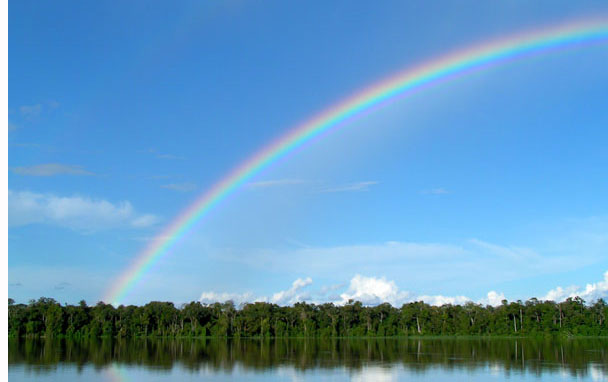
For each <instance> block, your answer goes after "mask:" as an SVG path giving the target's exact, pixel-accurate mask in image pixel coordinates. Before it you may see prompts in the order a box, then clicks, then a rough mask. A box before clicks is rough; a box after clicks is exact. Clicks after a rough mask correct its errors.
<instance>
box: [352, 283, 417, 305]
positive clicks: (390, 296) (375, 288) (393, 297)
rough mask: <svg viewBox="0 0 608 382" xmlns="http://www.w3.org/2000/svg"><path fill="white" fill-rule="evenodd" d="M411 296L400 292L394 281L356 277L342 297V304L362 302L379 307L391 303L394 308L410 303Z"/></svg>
mask: <svg viewBox="0 0 608 382" xmlns="http://www.w3.org/2000/svg"><path fill="white" fill-rule="evenodd" d="M409 297H410V294H409V293H408V292H404V291H399V288H397V285H396V284H395V282H394V281H387V280H386V279H385V278H384V277H382V278H375V277H365V276H361V275H355V277H353V278H352V279H351V280H350V286H349V288H348V290H347V291H346V292H344V293H342V294H341V295H340V298H341V299H342V300H341V301H340V303H341V304H345V303H347V302H348V300H354V301H361V302H362V303H363V304H364V305H377V304H381V303H383V302H389V303H391V304H392V305H394V306H400V305H402V304H403V303H404V302H405V301H408V300H409Z"/></svg>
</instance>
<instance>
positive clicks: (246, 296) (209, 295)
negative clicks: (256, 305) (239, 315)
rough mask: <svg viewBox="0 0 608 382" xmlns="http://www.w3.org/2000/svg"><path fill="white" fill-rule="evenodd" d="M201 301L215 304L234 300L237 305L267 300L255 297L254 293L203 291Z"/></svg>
mask: <svg viewBox="0 0 608 382" xmlns="http://www.w3.org/2000/svg"><path fill="white" fill-rule="evenodd" d="M199 301H200V302H201V303H203V304H213V303H216V302H226V301H232V302H233V303H234V304H235V305H236V306H239V305H242V304H245V303H248V302H257V301H264V302H265V301H267V300H266V299H264V298H263V299H260V298H256V297H254V295H253V293H251V292H245V293H225V292H224V293H217V292H203V293H201V297H200V298H199Z"/></svg>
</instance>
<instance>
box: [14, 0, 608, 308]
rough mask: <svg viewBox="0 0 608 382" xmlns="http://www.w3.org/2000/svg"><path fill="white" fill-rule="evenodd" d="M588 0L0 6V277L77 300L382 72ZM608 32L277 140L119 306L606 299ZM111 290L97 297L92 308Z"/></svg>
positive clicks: (523, 27)
mask: <svg viewBox="0 0 608 382" xmlns="http://www.w3.org/2000/svg"><path fill="white" fill-rule="evenodd" d="M590 18H594V19H598V18H599V19H603V20H608V6H607V5H606V3H605V2H603V1H578V2H570V1H537V2H526V1H511V2H500V3H488V2H481V1H442V2H432V3H429V2H422V1H420V2H418V1H414V2H403V1H381V2H374V3H370V2H364V1H333V2H283V1H266V2H245V1H222V2H198V1H191V2H190V1H180V2H177V3H161V2H148V1H133V2H128V3H120V4H117V3H116V2H109V1H98V2H94V3H91V2H88V3H83V2H76V1H55V2H39V1H29V0H25V1H19V2H16V1H14V2H10V3H9V14H8V19H9V27H8V30H9V33H8V68H9V70H8V91H9V99H8V150H9V152H8V225H9V227H8V283H9V285H8V288H9V297H12V298H14V299H15V300H16V301H18V302H27V301H29V300H31V299H37V298H39V297H41V296H45V297H52V298H55V299H56V300H58V301H60V302H62V303H76V302H78V301H80V300H83V299H84V300H86V301H87V302H88V303H91V304H94V303H96V302H97V301H100V300H103V299H104V296H106V294H107V291H108V290H109V289H111V287H112V285H114V284H115V283H116V282H117V279H118V278H119V277H120V275H121V274H122V273H123V272H124V271H125V269H127V267H128V266H129V264H131V263H132V262H133V261H134V260H135V259H136V258H137V256H138V254H140V253H141V252H142V251H143V250H144V249H145V247H146V245H148V244H149V243H150V242H151V241H152V240H153V239H154V238H155V237H156V236H157V235H159V234H160V233H161V232H162V231H163V228H164V227H166V226H167V225H168V224H170V223H171V222H172V221H173V220H174V219H175V217H176V216H178V214H179V213H180V212H181V211H183V210H184V209H186V208H187V207H188V206H190V205H191V204H192V203H193V202H194V201H195V200H196V199H197V197H198V196H199V195H201V194H202V193H204V192H205V191H206V190H208V189H209V188H210V187H212V186H213V185H214V184H215V183H216V182H217V181H219V180H221V179H222V178H224V177H225V176H226V175H227V174H228V173H229V172H230V171H231V170H232V169H233V168H235V167H236V166H238V165H239V164H240V163H242V162H243V161H245V160H247V158H249V157H250V156H251V155H252V154H254V153H255V152H257V151H258V150H260V149H262V148H264V147H265V146H267V145H268V144H269V143H270V142H272V141H273V140H274V139H276V138H277V137H279V136H281V135H282V134H284V133H286V132H287V131H289V130H290V129H291V128H294V127H295V126H297V125H298V124H299V123H301V122H303V121H305V120H307V119H309V118H311V117H312V116H314V115H315V114H317V113H319V112H320V111H322V110H324V109H327V108H328V107H330V106H331V105H332V104H335V103H337V102H339V101H340V100H343V99H345V98H348V97H349V96H351V95H352V94H354V93H356V92H357V91H359V90H361V89H364V88H366V87H367V86H369V85H371V84H374V83H376V82H378V81H380V80H382V79H384V78H387V77H389V76H391V75H392V74H394V73H396V72H398V71H401V70H404V69H407V68H409V67H413V66H415V65H417V64H420V63H422V62H425V61H428V60H432V59H433V58H436V57H439V56H441V55H444V54H446V53H448V52H453V51H457V50H458V49H463V48H466V47H470V46H473V45H477V44H481V43H484V42H487V41H491V40H493V39H498V38H501V37H506V36H511V35H516V34H518V33H521V32H523V31H530V30H537V29H539V28H543V27H551V26H556V25H559V24H563V23H568V22H572V21H576V20H587V19H590ZM606 67H608V43H607V42H606V41H605V40H604V41H603V42H596V43H594V44H586V45H577V46H571V47H568V48H565V49H560V50H556V51H552V52H548V53H544V54H537V55H534V56H532V57H527V58H526V59H521V60H516V61H513V62H506V63H503V64H501V65H494V66H492V67H490V68H486V69H484V70H480V71H476V72H474V73H471V74H467V75H464V76H459V77H458V78H456V79H454V80H452V81H445V82H442V83H440V84H437V85H436V86H431V87H428V88H425V89H423V90H421V91H418V92H416V93H415V94H412V95H411V96H408V97H404V98H402V99H399V100H398V101H396V102H393V103H391V104H390V105H388V106H386V107H383V108H380V109H378V110H375V111H374V112H372V113H369V114H366V115H365V116H363V117H361V118H358V119H356V120H355V121H353V122H351V123H348V124H347V125H345V126H342V127H341V128H339V129H334V130H332V131H331V132H329V133H328V134H326V135H324V136H323V137H321V138H320V139H316V140H313V141H311V142H309V143H308V144H306V145H304V146H302V147H301V148H299V149H298V150H295V151H294V152H291V153H289V154H288V155H287V156H285V157H284V158H282V159H281V160H279V161H277V162H275V163H273V164H272V165H271V166H270V167H269V168H267V169H265V170H264V171H262V172H261V173H259V174H257V175H256V176H255V177H254V178H252V179H250V180H249V181H248V183H247V184H245V185H244V186H243V187H241V188H239V189H238V190H237V191H236V192H235V193H233V194H231V195H230V196H229V197H228V198H227V199H226V200H224V201H222V202H221V203H220V205H218V206H217V207H216V208H215V209H213V211H212V212H211V213H210V214H209V215H206V216H205V217H204V218H203V219H201V220H200V221H199V222H198V223H197V224H196V226H195V227H194V228H193V229H192V230H191V231H190V232H189V233H188V234H187V235H186V236H185V237H183V238H182V239H180V240H179V241H178V242H177V244H176V245H175V246H173V247H172V248H171V249H170V250H169V251H168V253H167V254H166V255H165V256H163V257H162V258H161V259H160V260H159V261H158V262H157V263H155V264H154V265H153V266H152V267H151V269H150V270H149V271H148V272H146V273H145V275H144V276H143V278H142V279H141V280H140V281H139V282H138V283H136V284H135V286H134V287H133V288H132V289H130V290H129V291H128V293H127V294H126V295H125V298H124V301H121V302H124V303H125V304H144V303H146V302H149V301H159V300H161V301H173V302H175V303H176V304H179V303H183V302H189V301H197V300H200V301H202V302H213V301H216V300H220V301H224V300H227V299H232V300H234V301H236V302H238V303H241V302H245V301H269V302H274V303H278V304H283V305H285V304H292V303H294V302H296V301H308V302H327V301H330V302H335V303H344V302H346V301H348V300H349V299H351V298H352V299H355V300H360V301H363V302H364V303H366V304H375V303H379V302H384V301H388V302H391V303H392V304H394V305H400V304H402V303H404V302H408V301H414V300H419V299H423V300H425V301H428V302H430V303H434V304H442V303H463V302H465V301H468V300H471V301H474V302H479V303H489V304H496V303H500V300H502V299H504V298H506V299H509V300H517V299H521V300H526V299H528V298H531V297H537V298H547V299H553V300H560V299H564V298H567V297H569V296H573V295H581V296H582V297H583V298H585V299H586V300H588V301H592V300H595V299H597V298H600V297H604V298H607V297H608V172H607V171H606V169H607V168H608V150H606V147H607V146H608V130H607V129H606V126H608V107H607V105H608V91H607V90H606V89H608V70H606ZM106 302H108V301H106Z"/></svg>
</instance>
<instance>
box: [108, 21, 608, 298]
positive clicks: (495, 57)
mask: <svg viewBox="0 0 608 382" xmlns="http://www.w3.org/2000/svg"><path fill="white" fill-rule="evenodd" d="M605 41H608V20H606V19H604V20H587V21H579V22H574V23H569V24H566V25H561V26H558V27H554V28H550V29H544V30H540V31H539V30H536V31H531V32H527V33H523V34H518V35H514V36H510V37H507V38H503V39H499V40H496V41H491V42H488V43H485V44H481V45H478V46H474V47H472V48H468V49H464V50H460V51H456V52H454V53H451V54H448V55H445V56H442V57H440V58H438V59H434V60H431V61H428V62H426V63H423V64H422V65H420V66H418V67H415V68H412V69H406V70H405V71H402V72H400V73H397V74H396V75H394V76H392V77H389V78H387V79H385V80H383V81H380V82H378V83H376V84H374V85H372V86H370V87H368V88H365V89H364V90H362V91H360V92H358V93H356V94H355V95H353V96H351V97H348V98H346V99H344V100H343V101H341V102H339V103H337V104H335V105H332V106H330V107H329V108H328V109H326V110H325V111H323V112H322V113H320V114H318V115H316V116H314V117H313V118H311V119H309V120H308V121H306V122H304V123H302V124H300V125H299V126H296V127H295V128H293V129H292V130H290V131H288V132H287V133H286V134H285V135H283V136H282V137H280V138H279V139H277V140H276V141H274V142H272V143H271V144H270V145H268V146H266V147H265V148H263V149H262V150H260V151H259V152H257V153H256V154H255V155H253V156H252V157H250V158H249V159H247V160H246V161H245V162H243V163H242V164H241V165H240V166H238V167H237V168H235V169H234V170H233V171H232V172H230V173H229V174H228V175H227V176H226V177H224V178H223V179H222V180H220V181H219V182H218V183H216V184H215V185H214V186H213V187H211V188H210V189H209V190H208V191H207V192H205V193H203V194H202V195H201V196H200V197H199V198H198V199H197V200H196V201H195V202H194V203H193V204H191V205H190V206H189V207H188V208H186V209H185V210H184V211H182V213H181V214H180V215H178V216H177V218H176V219H175V220H173V222H172V223H170V224H169V225H168V226H167V227H166V228H165V229H164V230H163V231H162V232H161V233H160V234H159V235H158V236H156V238H155V239H154V240H153V241H152V242H151V244H149V245H148V246H147V247H146V248H145V249H144V250H143V251H142V252H141V253H140V254H139V255H138V256H137V257H136V258H135V261H133V263H132V264H131V265H130V266H129V267H128V269H127V270H126V271H125V272H124V273H123V274H122V275H121V276H120V277H119V278H118V279H117V280H116V281H115V282H113V283H112V286H111V288H110V290H109V291H108V292H107V294H106V295H105V297H104V298H103V300H104V301H108V302H111V303H114V304H119V303H120V302H121V300H122V299H123V298H124V297H125V295H126V294H127V293H128V292H129V291H130V290H131V289H132V288H133V287H134V286H135V285H136V284H137V283H138V282H139V281H140V280H141V278H142V276H143V275H144V274H146V272H148V271H149V270H150V268H151V267H152V266H153V265H154V263H155V262H156V261H157V260H158V259H159V258H161V257H162V256H163V255H165V254H166V253H168V251H169V250H170V248H171V247H172V246H173V244H175V243H176V242H177V241H178V240H179V239H180V238H182V237H183V236H184V235H185V234H186V233H187V232H189V231H190V230H191V229H192V227H193V226H194V225H195V224H196V222H198V221H199V220H200V219H202V218H203V217H204V216H205V215H206V214H207V213H208V212H209V211H210V210H211V209H213V208H214V207H215V206H217V205H218V204H219V203H220V202H221V201H222V200H223V199H224V198H226V196H228V195H229V194H231V193H232V192H234V191H235V190H236V189H238V188H239V187H240V186H242V185H243V184H244V183H246V182H247V181H249V180H250V179H251V178H252V177H253V176H255V175H257V174H258V173H259V172H260V171H262V170H263V169H264V168H266V167H267V166H268V165H269V164H271V163H272V162H274V161H276V160H278V159H279V158H281V157H283V156H285V155H287V154H288V153H289V152H290V151H292V150H294V149H296V148H297V147H299V146H301V145H303V144H305V143H306V142H309V141H311V140H312V139H313V138H315V137H318V136H319V135H321V134H322V133H324V132H326V131H328V130H330V129H332V128H335V127H336V126H339V125H342V124H344V123H347V122H348V121H350V120H352V119H353V118H354V117H356V116H359V115H361V114H362V113H364V112H366V111H370V110H371V109H372V108H375V107H380V106H382V105H383V104H385V103H386V102H388V101H391V100H394V99H396V98H397V97H400V96H405V95H407V94H409V93H410V92H412V91H414V90H416V89H420V88H421V87H423V86H425V85H432V84H434V83H436V82H438V81H440V80H447V79H450V78H453V77H454V76H456V75H459V74H464V73H467V72H471V71H474V70H479V69H482V68H484V67H487V66H489V65H491V64H498V63H502V62H506V61H509V60H512V59H517V58H522V57H526V56H529V55H530V54H536V53H542V52H546V51H552V50H556V49H559V48H563V47H568V46H573V45H578V44H585V43H593V42H605Z"/></svg>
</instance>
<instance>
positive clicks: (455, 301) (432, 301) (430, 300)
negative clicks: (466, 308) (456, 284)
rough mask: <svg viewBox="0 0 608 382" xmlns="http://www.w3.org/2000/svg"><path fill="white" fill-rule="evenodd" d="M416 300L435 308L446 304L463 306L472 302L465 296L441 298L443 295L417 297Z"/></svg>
mask: <svg viewBox="0 0 608 382" xmlns="http://www.w3.org/2000/svg"><path fill="white" fill-rule="evenodd" d="M416 300H418V301H424V302H426V303H427V304H429V305H435V306H441V305H446V304H451V305H463V304H466V303H467V302H470V301H472V300H471V299H470V298H468V297H466V296H443V295H436V296H418V297H417V298H416Z"/></svg>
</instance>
